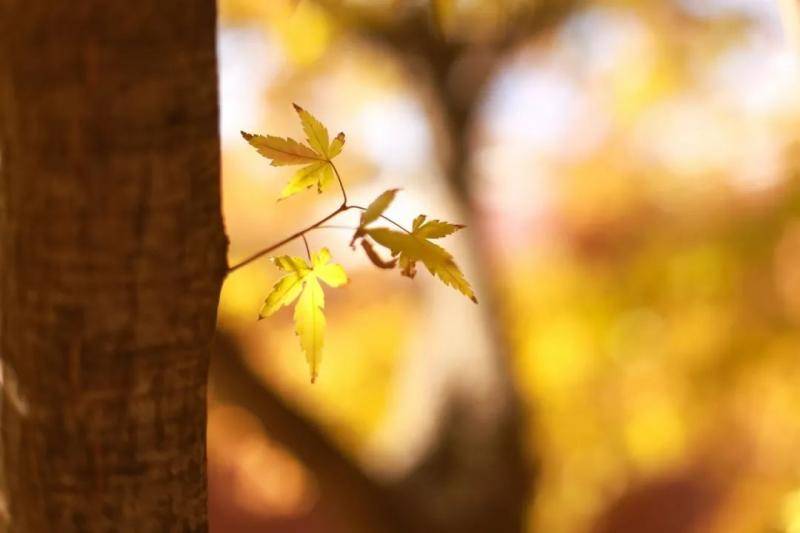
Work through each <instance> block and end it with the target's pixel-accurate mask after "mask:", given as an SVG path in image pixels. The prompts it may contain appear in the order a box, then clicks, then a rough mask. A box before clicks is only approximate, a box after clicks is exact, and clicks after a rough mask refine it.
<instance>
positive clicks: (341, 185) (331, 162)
mask: <svg viewBox="0 0 800 533" xmlns="http://www.w3.org/2000/svg"><path fill="white" fill-rule="evenodd" d="M328 163H330V164H331V166H332V167H333V173H334V174H336V179H337V180H338V181H339V188H340V189H341V190H342V207H347V191H345V190H344V183H343V182H342V177H341V176H340V175H339V169H338V168H336V165H334V164H333V161H328Z"/></svg>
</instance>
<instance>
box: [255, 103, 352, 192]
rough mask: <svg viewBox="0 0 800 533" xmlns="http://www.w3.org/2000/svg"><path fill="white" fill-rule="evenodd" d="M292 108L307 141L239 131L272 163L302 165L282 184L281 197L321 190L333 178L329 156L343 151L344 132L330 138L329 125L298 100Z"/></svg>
mask: <svg viewBox="0 0 800 533" xmlns="http://www.w3.org/2000/svg"><path fill="white" fill-rule="evenodd" d="M294 108H295V111H297V114H298V116H299V117H300V123H301V124H302V126H303V131H304V132H305V134H306V142H307V143H308V144H307V145H306V144H303V143H301V142H299V141H296V140H294V139H292V138H289V137H287V138H283V137H275V136H273V135H254V134H252V133H246V132H244V131H243V132H242V137H244V139H245V140H246V141H247V142H248V143H250V145H251V146H252V147H253V148H255V149H256V151H258V153H259V154H261V155H262V156H264V157H266V158H267V159H269V160H270V164H271V165H272V166H286V165H305V166H304V167H303V168H301V169H300V170H298V171H297V172H295V174H294V176H292V178H291V179H290V180H289V183H288V184H287V185H286V187H284V188H283V190H282V191H281V196H280V198H279V199H281V200H282V199H284V198H288V197H289V196H292V195H293V194H296V193H298V192H300V191H302V190H304V189H310V188H311V187H316V188H317V192H322V191H323V190H324V189H325V188H326V187H327V186H328V185H329V184H330V183H331V182H333V181H334V179H335V176H334V172H333V165H332V163H331V160H332V159H333V158H334V157H336V156H337V155H339V154H340V153H341V152H342V149H343V148H344V143H345V136H344V133H339V134H338V135H337V136H336V137H335V138H334V139H333V141H330V140H329V136H328V129H327V128H326V127H325V126H324V125H323V124H322V123H321V122H320V121H319V120H317V119H316V118H315V117H314V116H313V115H312V114H311V113H309V112H308V111H306V110H305V109H303V108H302V107H300V106H298V105H297V104H294Z"/></svg>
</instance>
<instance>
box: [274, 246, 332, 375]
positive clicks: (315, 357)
mask: <svg viewBox="0 0 800 533" xmlns="http://www.w3.org/2000/svg"><path fill="white" fill-rule="evenodd" d="M330 259H331V254H330V252H329V251H328V249H327V248H323V249H321V250H320V251H319V252H317V253H315V254H314V255H313V256H312V258H311V265H309V264H308V263H307V262H306V260H305V259H303V258H300V257H290V256H288V255H284V256H280V257H276V258H273V262H274V263H275V266H277V267H278V268H279V269H281V270H283V271H284V272H286V274H285V275H284V276H283V277H281V278H280V279H279V280H278V281H277V282H276V283H275V285H274V286H273V287H272V291H270V293H269V295H268V296H267V299H266V300H265V302H264V305H263V306H262V308H261V312H260V313H259V318H265V317H267V316H270V315H272V314H273V313H275V312H276V311H277V310H278V309H280V308H281V307H283V306H286V305H290V304H291V303H292V302H294V301H295V300H296V299H297V304H296V305H295V308H294V323H295V333H296V334H297V336H298V338H299V339H300V347H301V348H302V349H303V351H304V352H305V354H306V360H307V361H308V366H309V369H310V371H311V382H312V383H314V381H316V379H317V372H318V369H319V363H320V360H321V358H322V347H323V344H324V340H325V315H324V314H323V312H322V310H323V309H324V308H325V293H324V292H323V290H322V286H321V285H320V283H319V281H320V280H322V281H324V282H325V283H326V284H327V285H329V286H331V287H340V286H342V285H344V284H345V283H347V274H346V273H345V271H344V269H343V268H342V267H341V265H338V264H335V263H331V262H330ZM298 296H299V298H298Z"/></svg>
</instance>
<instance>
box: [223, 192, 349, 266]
mask: <svg viewBox="0 0 800 533" xmlns="http://www.w3.org/2000/svg"><path fill="white" fill-rule="evenodd" d="M348 209H353V208H352V207H351V206H347V205H341V206H339V208H338V209H337V210H336V211H334V212H333V213H331V214H329V215H328V216H326V217H325V218H323V219H321V220H318V221H317V222H314V223H313V224H311V225H310V226H308V227H307V228H305V229H302V230H300V231H298V232H297V233H293V234H291V235H289V236H288V237H286V238H285V239H283V240H282V241H279V242H276V243H275V244H273V245H270V246H267V247H266V248H264V249H263V250H260V251H258V252H256V253H254V254H253V255H251V256H250V257H248V258H247V259H244V260H242V261H240V262H239V263H236V264H235V265H233V266H232V267H230V268H228V274H230V273H231V272H234V271H236V270H239V269H240V268H242V267H243V266H245V265H249V264H250V263H252V262H253V261H255V260H256V259H258V258H260V257H263V256H265V255H267V254H268V253H270V252H271V251H273V250H276V249H278V248H280V247H281V246H283V245H284V244H287V243H290V242H292V241H293V240H295V239H299V238H300V237H302V236H303V235H305V234H306V233H307V232H309V231H311V230H313V229H315V228H317V227H319V226H321V225H323V224H324V223H326V222H327V221H329V220H330V219H332V218H333V217H335V216H337V215H339V214H341V213H344V212H345V211H347V210H348Z"/></svg>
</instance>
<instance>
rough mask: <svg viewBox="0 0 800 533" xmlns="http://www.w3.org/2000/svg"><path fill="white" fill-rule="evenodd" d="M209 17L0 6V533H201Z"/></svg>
mask: <svg viewBox="0 0 800 533" xmlns="http://www.w3.org/2000/svg"><path fill="white" fill-rule="evenodd" d="M215 18H216V16H215V4H214V2H212V1H210V0H202V1H194V0H191V1H190V0H172V1H169V2H161V1H158V0H143V1H141V2H136V3H134V4H128V3H121V2H103V1H99V0H92V1H88V2H78V3H69V2H67V3H60V2H50V1H46V0H37V1H34V2H30V1H24V2H23V1H22V0H2V1H0V270H1V271H2V280H1V281H0V354H1V355H2V373H1V374H0V384H1V385H2V387H3V399H2V410H0V415H2V420H1V421H0V423H1V424H2V457H3V460H2V466H3V472H2V473H3V478H4V479H3V484H4V489H5V493H4V494H5V495H4V497H3V499H2V500H0V514H2V515H3V516H2V518H3V522H5V523H4V524H3V526H0V528H2V529H4V530H8V531H13V532H24V533H39V532H43V533H49V532H55V531H58V532H59V533H62V532H69V531H117V532H126V531H136V532H147V531H154V532H155V531H157V532H163V531H205V530H206V529H207V525H206V465H205V453H206V452H205V422H206V393H205V390H206V375H207V364H208V355H209V346H210V342H211V340H212V336H213V331H214V324H215V316H216V308H217V301H218V295H219V288H220V285H221V282H222V279H223V277H224V274H225V269H226V263H225V249H226V244H225V237H224V233H223V229H222V222H221V217H220V198H219V143H218V134H217V128H218V126H217V123H218V121H217V77H216V54H215Z"/></svg>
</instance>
